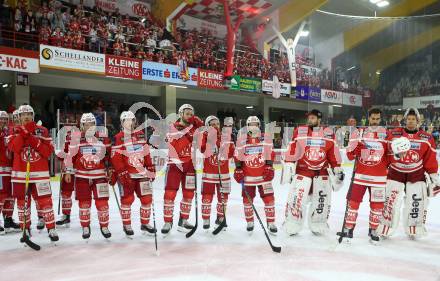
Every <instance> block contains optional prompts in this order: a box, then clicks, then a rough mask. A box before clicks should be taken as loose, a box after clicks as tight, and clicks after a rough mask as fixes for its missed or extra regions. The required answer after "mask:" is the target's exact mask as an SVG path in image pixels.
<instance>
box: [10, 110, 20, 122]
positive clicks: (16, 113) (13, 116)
mask: <svg viewBox="0 0 440 281" xmlns="http://www.w3.org/2000/svg"><path fill="white" fill-rule="evenodd" d="M19 118H20V113H19V112H18V109H16V110H14V111H13V112H12V120H13V121H14V122H15V121H18V120H19Z"/></svg>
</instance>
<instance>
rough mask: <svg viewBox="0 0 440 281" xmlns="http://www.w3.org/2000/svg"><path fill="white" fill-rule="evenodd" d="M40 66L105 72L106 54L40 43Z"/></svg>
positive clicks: (96, 72)
mask: <svg viewBox="0 0 440 281" xmlns="http://www.w3.org/2000/svg"><path fill="white" fill-rule="evenodd" d="M40 66H42V67H45V68H53V69H61V70H68V71H75V72H85V73H94V74H104V73H105V55H104V54H98V53H91V52H85V51H79V50H73V49H65V48H59V47H54V46H47V45H40Z"/></svg>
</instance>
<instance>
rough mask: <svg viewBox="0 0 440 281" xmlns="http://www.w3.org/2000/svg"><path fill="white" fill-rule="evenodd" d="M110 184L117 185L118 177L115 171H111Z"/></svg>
mask: <svg viewBox="0 0 440 281" xmlns="http://www.w3.org/2000/svg"><path fill="white" fill-rule="evenodd" d="M109 176H110V177H109V178H110V179H109V182H108V183H109V184H110V185H111V186H113V185H115V184H116V182H117V180H118V178H117V177H116V173H115V171H113V172H109Z"/></svg>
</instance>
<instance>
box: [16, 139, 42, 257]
mask: <svg viewBox="0 0 440 281" xmlns="http://www.w3.org/2000/svg"><path fill="white" fill-rule="evenodd" d="M30 157H31V147H30V146H29V147H28V153H27V158H26V181H25V187H24V221H23V236H22V237H21V239H20V242H21V243H25V244H26V245H28V246H29V248H31V249H32V250H35V251H39V250H40V249H41V247H40V245H38V244H35V243H34V242H32V241H31V240H30V239H29V236H28V235H27V233H26V225H27V220H28V217H27V211H28V202H29V190H30V188H29V178H30V174H31V161H30Z"/></svg>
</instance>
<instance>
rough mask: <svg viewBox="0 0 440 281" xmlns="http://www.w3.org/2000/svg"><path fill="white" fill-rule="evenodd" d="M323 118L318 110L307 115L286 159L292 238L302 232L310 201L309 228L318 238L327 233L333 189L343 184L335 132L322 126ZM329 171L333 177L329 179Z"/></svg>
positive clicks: (284, 177)
mask: <svg viewBox="0 0 440 281" xmlns="http://www.w3.org/2000/svg"><path fill="white" fill-rule="evenodd" d="M321 119H322V113H321V112H320V111H319V110H316V109H313V110H312V111H310V112H309V113H308V116H307V126H300V127H298V128H296V129H295V131H294V133H293V137H292V141H291V143H290V144H289V147H288V149H287V152H286V154H285V157H284V161H285V164H284V167H283V175H282V183H283V184H284V183H287V184H289V186H290V191H289V195H288V197H287V206H286V221H285V224H284V226H285V230H286V232H287V233H288V234H289V235H295V234H298V233H299V232H300V231H301V229H302V227H303V223H304V216H305V208H306V206H307V204H308V203H309V202H308V201H309V198H310V201H311V202H310V207H309V211H308V222H309V228H310V230H311V231H312V233H313V234H315V235H321V234H324V233H326V232H327V231H328V229H329V226H328V224H327V220H328V216H329V214H330V207H331V195H332V188H333V190H334V191H338V190H339V189H340V188H341V187H342V184H343V180H344V172H343V170H342V168H341V167H340V163H341V159H340V154H339V149H338V147H337V145H336V143H335V137H334V132H333V130H332V129H330V128H325V127H323V126H321ZM329 168H330V172H331V174H332V175H333V176H329V173H328V171H329ZM309 195H310V196H309Z"/></svg>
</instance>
